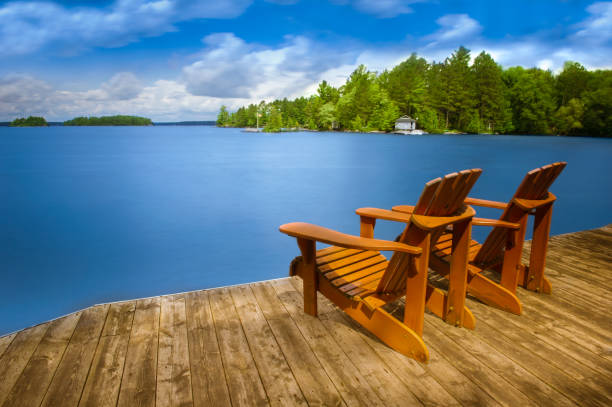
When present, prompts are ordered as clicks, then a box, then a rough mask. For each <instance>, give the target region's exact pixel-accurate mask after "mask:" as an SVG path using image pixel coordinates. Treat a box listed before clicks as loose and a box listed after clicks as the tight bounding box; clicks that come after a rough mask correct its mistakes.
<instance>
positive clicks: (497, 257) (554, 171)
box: [473, 162, 567, 267]
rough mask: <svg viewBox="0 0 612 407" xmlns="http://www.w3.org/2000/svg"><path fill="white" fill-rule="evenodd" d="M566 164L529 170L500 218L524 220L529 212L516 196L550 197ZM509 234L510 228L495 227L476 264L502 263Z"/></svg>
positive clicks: (479, 252) (522, 234) (489, 265)
mask: <svg viewBox="0 0 612 407" xmlns="http://www.w3.org/2000/svg"><path fill="white" fill-rule="evenodd" d="M566 165H567V163H566V162H557V163H554V164H549V165H545V166H544V167H541V168H536V169H534V170H531V171H529V172H528V173H527V175H525V178H523V182H521V184H520V185H519V187H518V188H517V190H516V192H515V193H514V196H513V197H512V199H511V200H510V202H508V206H507V207H506V209H504V212H503V213H502V215H501V216H500V218H499V219H500V220H503V221H507V222H516V223H521V221H523V222H524V220H523V219H524V217H526V216H527V215H528V213H527V212H525V210H523V209H521V208H520V207H519V206H518V205H516V204H515V203H514V198H519V199H530V200H542V199H546V198H547V197H548V188H550V186H551V185H552V183H553V182H554V181H555V179H557V177H558V176H559V174H561V171H563V169H564V168H565V166H566ZM525 232H526V231H525V230H524V228H523V230H521V231H520V234H521V236H520V237H519V238H520V239H521V240H522V239H524V238H525ZM507 236H508V229H506V228H502V227H495V228H493V230H491V233H489V236H487V239H486V240H485V242H484V243H483V244H482V246H481V248H480V250H479V251H478V253H477V254H476V256H475V257H474V260H473V262H474V264H477V265H479V266H482V267H491V266H494V265H496V264H499V263H501V262H502V261H503V255H504V249H505V247H506V241H507Z"/></svg>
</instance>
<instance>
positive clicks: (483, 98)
mask: <svg viewBox="0 0 612 407" xmlns="http://www.w3.org/2000/svg"><path fill="white" fill-rule="evenodd" d="M470 61H471V56H470V51H469V50H468V49H466V48H465V47H460V48H459V49H457V50H456V51H455V52H453V53H452V54H451V55H450V56H449V57H448V58H446V59H445V60H444V62H435V61H434V62H432V63H428V62H427V61H426V60H425V59H424V58H421V57H419V56H418V55H417V54H415V53H413V54H412V55H411V56H410V57H409V58H408V59H406V60H405V61H403V62H402V63H400V64H399V65H397V66H395V67H394V68H392V69H391V70H385V71H383V72H382V73H377V72H372V71H369V70H368V69H367V68H366V67H365V66H364V65H360V66H359V67H358V68H357V69H355V71H353V73H352V74H351V75H350V76H349V77H348V79H347V80H346V82H345V83H344V85H342V86H340V87H339V88H335V87H333V86H331V85H330V84H329V83H327V82H326V81H323V82H321V83H320V84H319V87H318V89H317V93H316V94H315V95H312V96H310V97H299V98H297V99H294V100H287V99H286V98H285V99H282V100H274V101H273V102H270V103H265V102H261V103H259V104H257V105H255V104H250V105H248V106H243V107H240V108H239V109H238V110H237V111H235V112H231V113H230V112H229V111H228V110H227V107H226V106H222V107H221V110H220V112H219V115H218V117H217V125H218V126H227V127H255V126H256V123H257V116H258V115H259V125H260V127H264V130H267V131H280V130H281V129H287V128H288V129H292V128H305V129H312V130H345V131H391V130H393V128H394V125H395V120H396V119H397V118H399V117H401V116H403V115H409V116H411V117H412V118H414V119H416V120H417V125H418V128H421V129H424V130H425V131H427V132H430V133H441V132H444V131H459V132H467V133H498V134H508V133H514V134H561V135H574V136H595V137H605V136H611V135H612V71H611V70H595V71H589V70H587V69H585V68H584V67H583V66H582V65H581V64H579V63H577V62H571V61H568V62H566V63H565V65H564V67H563V70H562V71H561V72H559V73H558V74H556V75H555V74H553V73H552V72H551V71H550V70H543V69H540V68H529V69H525V68H523V67H520V66H516V67H511V68H507V69H503V68H502V67H501V66H500V65H499V64H497V63H496V62H495V60H494V59H493V58H492V57H491V55H489V54H488V53H486V52H484V51H483V52H481V53H480V54H479V55H478V56H476V58H474V60H473V62H471V63H470Z"/></svg>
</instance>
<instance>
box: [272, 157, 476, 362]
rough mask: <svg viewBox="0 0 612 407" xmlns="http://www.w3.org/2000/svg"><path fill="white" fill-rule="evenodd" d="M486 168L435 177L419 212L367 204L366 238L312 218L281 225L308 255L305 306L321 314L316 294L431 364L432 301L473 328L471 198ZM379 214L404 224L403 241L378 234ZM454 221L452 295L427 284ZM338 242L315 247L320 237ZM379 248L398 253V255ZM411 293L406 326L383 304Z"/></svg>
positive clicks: (295, 265) (301, 260) (450, 318)
mask: <svg viewBox="0 0 612 407" xmlns="http://www.w3.org/2000/svg"><path fill="white" fill-rule="evenodd" d="M481 172H482V171H481V170H479V169H475V170H466V171H462V172H460V173H453V174H449V175H447V176H445V177H444V178H442V179H441V178H437V179H435V180H432V181H430V182H428V183H427V184H426V185H425V189H424V190H423V193H422V194H421V197H420V199H419V201H418V203H417V205H416V206H415V211H414V214H411V215H406V214H401V213H398V212H393V211H389V210H382V209H375V208H361V209H358V210H357V213H358V214H359V215H360V217H361V236H360V237H357V236H352V235H347V234H344V233H340V232H336V231H333V230H330V229H326V228H323V227H320V226H316V225H311V224H307V223H289V224H285V225H282V226H281V227H280V231H281V232H283V233H285V234H287V235H289V236H293V237H296V238H297V243H298V246H299V248H300V251H301V253H302V256H299V257H296V258H295V259H294V260H293V261H292V262H291V267H290V275H297V276H300V277H301V278H302V279H303V281H304V285H303V287H304V311H305V312H306V313H308V314H310V315H313V316H316V315H317V291H319V292H321V294H323V295H324V296H326V297H327V298H328V299H329V300H331V301H332V302H333V303H334V304H336V305H337V306H338V307H339V308H341V309H342V310H343V311H344V312H346V313H347V314H348V315H349V316H350V317H351V318H353V319H354V320H355V321H357V322H358V323H359V324H361V325H362V326H363V327H365V328H366V329H368V330H369V331H370V332H372V333H373V334H374V335H376V336H377V337H378V338H380V340H382V341H383V342H384V343H386V344H387V345H389V346H390V347H391V348H393V349H395V350H397V351H399V352H400V353H402V354H404V355H406V356H409V357H413V358H414V359H416V360H419V361H422V362H426V361H427V360H428V359H429V352H428V350H427V347H426V346H425V344H424V343H423V340H422V333H423V318H424V312H425V307H426V306H427V307H428V308H429V309H430V310H431V311H432V312H433V313H434V314H436V315H438V316H440V317H442V318H443V319H445V320H446V321H447V322H449V323H451V324H454V325H456V326H465V327H467V328H473V327H474V324H475V321H474V317H473V315H472V313H471V312H470V311H469V310H468V309H467V307H465V293H466V284H467V254H468V244H469V242H470V233H471V221H472V217H473V216H474V214H475V211H474V210H473V209H472V208H471V207H469V206H465V205H464V202H463V201H464V199H465V197H466V196H467V194H468V193H469V191H470V190H471V188H472V186H473V185H474V183H475V182H476V180H477V179H478V177H479V176H480V173H481ZM376 219H386V220H392V221H396V222H403V223H405V224H406V228H405V230H404V232H403V233H402V235H401V237H400V239H399V241H398V242H391V241H386V240H378V239H374V226H375V223H376ZM448 225H453V230H454V232H453V236H452V245H453V252H452V254H451V257H452V260H451V264H452V266H451V272H450V274H451V286H450V289H449V291H448V293H444V292H442V291H441V290H438V289H436V288H434V287H433V286H431V285H429V284H428V283H427V266H428V262H429V253H430V243H431V242H432V236H433V237H435V236H436V235H439V234H441V233H442V232H443V231H444V230H445V228H446V226H448ZM317 241H318V242H322V243H327V244H331V245H333V246H331V247H328V248H325V249H321V250H318V251H317V250H316V242H317ZM380 251H393V252H394V254H393V255H392V257H391V259H390V260H389V261H387V259H386V258H385V257H384V256H383V255H382V254H380ZM404 295H405V296H406V306H405V310H404V321H403V323H402V322H400V321H399V320H397V319H395V318H394V317H392V316H391V315H390V314H389V313H387V312H386V311H385V310H384V309H383V308H382V307H383V306H384V305H385V304H387V303H389V302H391V301H394V300H396V299H398V298H399V297H402V296H404Z"/></svg>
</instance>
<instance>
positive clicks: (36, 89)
mask: <svg viewBox="0 0 612 407" xmlns="http://www.w3.org/2000/svg"><path fill="white" fill-rule="evenodd" d="M460 45H464V46H466V47H467V48H469V49H470V50H472V55H473V56H475V55H477V54H478V53H479V52H480V51H482V50H486V51H487V52H489V53H490V54H491V55H492V56H493V57H494V59H495V60H496V61H497V62H498V63H500V64H501V65H503V66H504V67H508V66H515V65H522V66H525V67H532V66H538V67H541V68H544V69H551V70H553V71H557V70H558V69H559V68H560V67H561V66H562V65H563V62H564V61H566V60H574V61H578V62H580V63H582V64H583V65H585V66H586V67H588V68H590V69H597V68H607V69H610V68H612V2H593V1H574V0H566V1H546V0H532V1H527V0H511V1H506V0H499V1H485V0H472V1H458V0H455V1H443V0H438V1H426V0H423V1H417V0H378V1H367V0H213V1H199V2H197V1H187V0H154V1H146V0H116V1H55V2H54V1H42V2H40V1H37V2H35V1H8V2H7V1H0V61H2V62H1V63H0V121H8V120H12V119H14V118H15V117H17V116H22V115H42V116H45V117H46V118H47V119H48V120H65V119H70V118H72V117H75V116H78V115H108V114H117V113H125V114H138V115H143V116H146V117H150V118H152V119H153V120H154V121H177V120H209V119H214V118H215V117H216V114H217V112H218V110H219V107H220V106H221V105H222V104H225V105H227V106H229V108H230V109H235V108H237V107H239V106H241V105H244V104H248V103H252V102H257V101H260V100H272V99H275V98H282V97H289V98H294V97H297V96H301V95H309V94H312V93H314V91H315V90H316V86H317V84H318V83H319V82H320V81H321V80H324V79H325V80H327V81H328V82H331V83H332V84H334V85H340V84H342V83H343V82H344V80H345V79H346V77H347V75H348V74H350V72H351V71H352V70H353V69H354V68H355V67H356V66H357V65H359V64H360V63H364V64H365V65H366V66H367V67H368V68H369V69H371V70H376V71H382V70H383V69H385V68H390V67H392V66H394V65H396V64H397V63H399V62H401V61H402V60H403V59H405V58H407V57H408V56H409V55H410V54H411V53H412V52H416V53H418V54H419V55H420V56H423V57H425V58H426V59H428V60H430V61H432V60H436V61H441V60H443V59H444V58H445V57H447V56H448V55H450V53H451V52H452V51H453V50H455V49H457V48H458V47H459V46H460Z"/></svg>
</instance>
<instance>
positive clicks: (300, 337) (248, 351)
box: [0, 225, 612, 407]
mask: <svg viewBox="0 0 612 407" xmlns="http://www.w3.org/2000/svg"><path fill="white" fill-rule="evenodd" d="M296 253H297V248H296ZM290 260H291V259H287V264H289V261H290ZM546 273H547V275H548V277H549V278H550V280H551V282H552V286H553V295H551V296H548V295H538V294H535V293H532V292H528V291H525V290H522V289H519V297H520V299H521V301H522V303H523V309H524V315H522V316H515V315H511V314H508V313H505V312H502V311H499V310H496V309H493V308H490V307H487V306H484V305H482V304H481V303H479V302H477V301H475V300H472V299H469V300H468V306H469V307H470V309H471V310H472V311H473V313H474V315H475V317H476V329H475V331H469V330H466V329H459V328H454V327H452V326H450V325H447V324H445V323H443V322H442V321H441V320H440V319H438V318H436V317H433V316H432V315H427V317H426V323H425V330H424V340H425V343H426V344H427V347H428V348H429V350H430V354H431V360H430V362H429V363H428V364H420V363H418V362H416V361H414V360H411V359H408V358H406V357H404V356H402V355H400V354H398V353H396V352H394V351H393V350H391V349H389V348H388V347H387V346H385V345H384V344H382V343H381V342H380V341H379V340H377V339H376V338H375V337H372V336H371V335H370V334H369V333H368V332H366V331H365V330H363V329H361V328H360V327H359V326H357V325H356V324H355V323H353V322H352V321H351V320H349V319H348V318H347V317H346V316H345V315H344V314H343V313H342V312H340V311H339V310H337V309H336V308H335V307H334V306H332V305H331V304H330V303H329V302H328V301H326V300H325V299H324V298H323V297H319V306H320V316H319V318H318V319H317V318H312V317H310V316H308V315H306V314H304V313H303V312H302V296H301V294H300V284H301V283H300V282H301V280H298V279H293V278H286V279H280V280H275V281H266V282H258V283H253V284H245V285H240V286H234V287H229V288H218V289H211V290H204V291H196V292H190V293H185V294H177V295H169V296H162V297H155V298H148V299H142V300H135V301H126V302H119V303H113V304H105V305H97V306H94V307H90V308H87V309H85V310H82V311H79V312H76V313H74V314H71V315H68V316H65V317H62V318H60V319H56V320H54V321H50V322H47V323H44V324H41V325H37V326H34V327H32V328H28V329H25V330H22V331H19V332H17V333H14V334H11V335H8V336H4V337H1V338H0V406H11V407H13V406H54V407H55V406H75V407H76V406H130V407H131V406H158V407H161V406H209V405H212V406H227V405H274V406H288V405H324V406H333V405H364V406H392V405H397V406H411V405H415V406H420V405H427V406H457V405H478V406H480V405H504V406H526V405H554V406H569V405H580V406H591V405H593V406H610V405H612V352H611V350H612V342H611V331H612V317H611V316H610V314H611V312H612V297H611V296H610V293H611V290H612V225H609V226H606V227H603V228H601V229H596V230H591V231H584V232H578V233H571V234H567V235H560V236H555V237H553V238H552V240H551V242H550V246H549V255H548V259H547V270H546ZM393 306H394V312H397V313H398V314H400V316H401V313H402V310H403V305H402V303H401V302H399V303H395V304H393Z"/></svg>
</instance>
